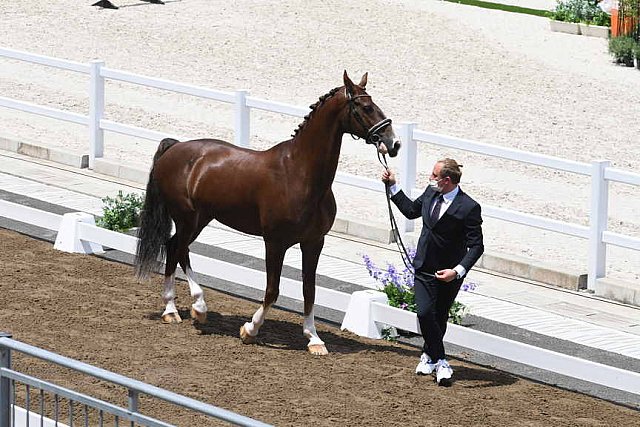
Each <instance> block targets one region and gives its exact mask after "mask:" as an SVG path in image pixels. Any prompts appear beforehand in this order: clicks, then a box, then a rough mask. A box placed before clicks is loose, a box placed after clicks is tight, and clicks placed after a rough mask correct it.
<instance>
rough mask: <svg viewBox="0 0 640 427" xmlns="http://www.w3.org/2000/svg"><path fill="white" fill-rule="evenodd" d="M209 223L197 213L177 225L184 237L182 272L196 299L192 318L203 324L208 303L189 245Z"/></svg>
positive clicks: (180, 250)
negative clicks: (193, 264) (197, 278)
mask: <svg viewBox="0 0 640 427" xmlns="http://www.w3.org/2000/svg"><path fill="white" fill-rule="evenodd" d="M208 223H209V219H207V218H204V216H203V215H200V214H198V213H196V214H194V215H192V216H190V217H188V218H183V220H182V221H181V222H180V224H179V225H176V229H177V230H178V229H179V230H180V232H181V233H180V234H181V236H182V238H181V239H180V240H179V243H178V245H179V247H178V249H177V251H178V260H179V261H180V267H182V271H184V274H185V275H186V276H187V281H188V282H189V292H190V294H191V298H193V299H194V303H193V304H191V317H192V318H193V319H195V320H196V321H197V322H198V323H202V324H204V323H205V322H206V321H207V303H206V302H205V301H204V292H203V291H202V288H201V287H200V285H198V282H196V279H195V275H194V273H193V270H192V269H191V261H190V259H189V245H190V244H191V243H193V241H194V240H196V238H197V237H198V235H199V234H200V232H201V231H202V229H203V228H204V227H205V226H206V225H207V224H208ZM177 233H178V231H176V234H177Z"/></svg>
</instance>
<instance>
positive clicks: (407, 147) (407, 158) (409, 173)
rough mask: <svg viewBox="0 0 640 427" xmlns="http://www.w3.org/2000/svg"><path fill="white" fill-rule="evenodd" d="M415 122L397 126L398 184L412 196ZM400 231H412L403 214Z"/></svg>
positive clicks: (414, 183)
mask: <svg viewBox="0 0 640 427" xmlns="http://www.w3.org/2000/svg"><path fill="white" fill-rule="evenodd" d="M416 126H417V123H409V122H403V123H400V125H399V126H398V128H399V133H400V135H399V136H400V141H401V142H402V147H401V148H400V164H401V166H400V167H401V171H400V172H401V174H400V186H401V187H402V189H403V190H404V191H405V193H406V194H407V195H408V196H409V197H411V198H413V196H412V194H411V190H413V187H415V186H416V162H417V159H418V157H417V155H418V144H417V143H416V141H415V140H414V139H413V130H414V129H415V128H416ZM400 231H404V232H411V231H413V220H408V219H407V218H406V217H405V216H404V215H400Z"/></svg>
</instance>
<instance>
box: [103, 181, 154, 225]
mask: <svg viewBox="0 0 640 427" xmlns="http://www.w3.org/2000/svg"><path fill="white" fill-rule="evenodd" d="M102 203H103V207H102V218H100V219H98V221H97V224H98V226H100V227H103V228H106V229H109V230H114V231H126V230H128V229H130V228H131V227H136V226H137V225H138V221H139V220H140V210H141V209H142V205H143V204H144V196H141V195H138V194H136V193H128V194H123V193H122V191H118V195H117V196H116V197H114V198H112V197H108V196H107V197H105V198H103V199H102Z"/></svg>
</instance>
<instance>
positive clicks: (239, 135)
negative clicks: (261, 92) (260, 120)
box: [234, 90, 251, 147]
mask: <svg viewBox="0 0 640 427" xmlns="http://www.w3.org/2000/svg"><path fill="white" fill-rule="evenodd" d="M248 94H249V92H248V91H246V90H237V91H236V103H235V106H236V108H235V136H234V141H235V144H236V145H237V146H238V147H249V130H250V127H251V122H250V121H251V118H250V114H249V113H250V110H249V107H247V95H248Z"/></svg>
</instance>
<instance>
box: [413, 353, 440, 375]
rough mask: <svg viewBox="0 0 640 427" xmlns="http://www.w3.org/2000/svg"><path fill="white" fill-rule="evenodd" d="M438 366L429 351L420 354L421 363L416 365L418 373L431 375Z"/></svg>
mask: <svg viewBox="0 0 640 427" xmlns="http://www.w3.org/2000/svg"><path fill="white" fill-rule="evenodd" d="M435 368H436V364H435V363H433V362H432V361H431V358H430V357H429V355H428V354H427V353H422V355H421V356H420V363H418V366H416V374H418V375H431V374H432V373H433V370H434V369H435Z"/></svg>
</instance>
